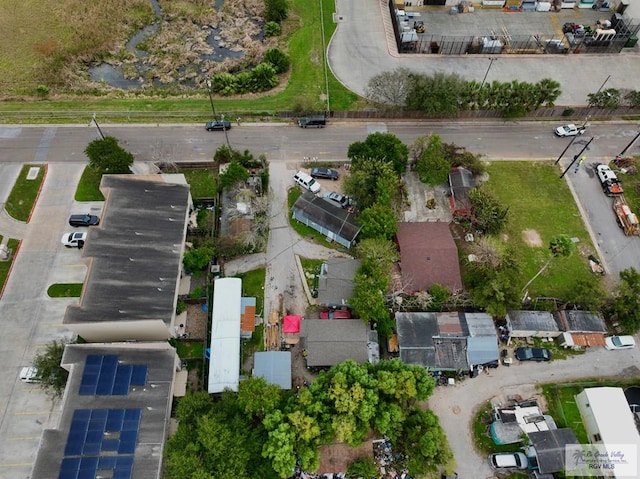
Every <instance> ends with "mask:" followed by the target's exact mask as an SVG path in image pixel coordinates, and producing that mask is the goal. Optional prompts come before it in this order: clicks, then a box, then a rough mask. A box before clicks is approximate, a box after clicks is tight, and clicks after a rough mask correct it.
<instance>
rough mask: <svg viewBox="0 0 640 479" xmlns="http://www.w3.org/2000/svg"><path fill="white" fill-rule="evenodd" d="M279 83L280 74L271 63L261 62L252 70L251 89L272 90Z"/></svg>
mask: <svg viewBox="0 0 640 479" xmlns="http://www.w3.org/2000/svg"><path fill="white" fill-rule="evenodd" d="M277 84H278V74H277V73H276V69H275V68H274V67H273V66H272V65H271V64H270V63H261V64H260V65H258V66H256V67H255V68H254V69H253V70H251V86H252V88H251V90H252V91H265V90H270V89H272V88H273V87H275V86H276V85H277Z"/></svg>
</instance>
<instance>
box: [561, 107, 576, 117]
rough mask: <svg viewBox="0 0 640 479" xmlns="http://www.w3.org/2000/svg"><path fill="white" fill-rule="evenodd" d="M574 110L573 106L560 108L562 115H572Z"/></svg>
mask: <svg viewBox="0 0 640 479" xmlns="http://www.w3.org/2000/svg"><path fill="white" fill-rule="evenodd" d="M575 112H576V111H575V110H574V109H573V108H565V109H564V110H562V116H573V114H574V113H575Z"/></svg>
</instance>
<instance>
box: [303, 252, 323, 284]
mask: <svg viewBox="0 0 640 479" xmlns="http://www.w3.org/2000/svg"><path fill="white" fill-rule="evenodd" d="M300 263H301V264H302V270H303V271H304V272H305V278H306V280H307V285H308V286H309V291H312V290H313V289H314V288H315V287H317V278H315V277H312V276H310V275H318V274H320V267H321V266H322V263H324V260H321V259H307V258H300Z"/></svg>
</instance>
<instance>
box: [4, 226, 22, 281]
mask: <svg viewBox="0 0 640 479" xmlns="http://www.w3.org/2000/svg"><path fill="white" fill-rule="evenodd" d="M2 239H3V237H2V236H0V241H2ZM19 245H20V241H18V240H16V239H9V240H8V241H7V247H8V248H9V249H10V250H11V252H12V253H11V254H12V256H11V258H10V259H9V261H0V292H1V291H2V290H3V288H4V285H5V283H6V282H7V277H8V275H9V270H10V269H11V265H12V264H13V260H14V259H15V255H16V251H17V249H18V246H19Z"/></svg>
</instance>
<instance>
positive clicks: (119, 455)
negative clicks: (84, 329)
mask: <svg viewBox="0 0 640 479" xmlns="http://www.w3.org/2000/svg"><path fill="white" fill-rule="evenodd" d="M61 364H62V366H63V367H64V368H66V369H68V370H69V379H68V381H67V385H66V390H65V394H64V396H63V403H62V413H61V415H60V418H59V421H58V423H57V424H56V425H55V427H53V428H51V429H46V430H45V431H44V432H43V434H42V439H41V441H40V448H39V450H38V453H37V456H36V460H35V464H34V467H33V470H32V473H31V477H33V478H38V479H44V478H51V479H57V478H65V479H67V478H81V477H92V478H93V477H113V478H116V477H123V478H131V479H147V478H150V477H154V478H156V477H160V476H161V475H162V459H163V449H164V444H165V440H166V438H167V432H168V424H169V419H170V417H171V405H172V402H173V397H174V394H175V381H174V378H175V375H176V370H177V369H179V368H180V361H179V358H178V356H177V354H176V351H175V349H173V348H172V347H171V346H170V345H169V344H168V343H166V342H164V343H147V344H145V345H144V347H142V346H141V345H140V344H122V343H120V344H70V345H67V347H66V348H65V351H64V355H63V357H62V362H61Z"/></svg>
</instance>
